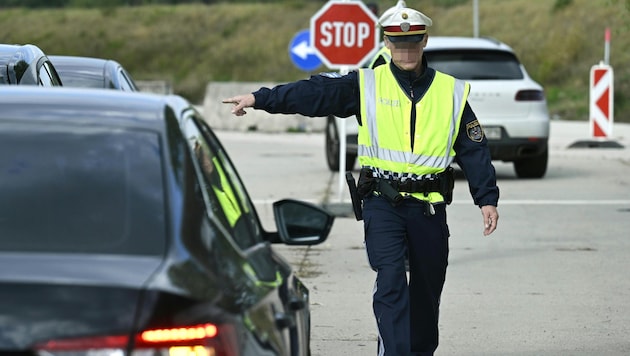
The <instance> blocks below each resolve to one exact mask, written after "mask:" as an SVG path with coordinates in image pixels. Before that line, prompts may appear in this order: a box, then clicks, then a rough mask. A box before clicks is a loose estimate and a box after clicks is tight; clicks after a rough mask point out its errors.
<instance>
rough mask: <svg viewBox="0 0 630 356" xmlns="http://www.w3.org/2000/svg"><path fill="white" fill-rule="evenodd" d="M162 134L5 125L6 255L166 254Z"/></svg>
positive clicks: (2, 246)
mask: <svg viewBox="0 0 630 356" xmlns="http://www.w3.org/2000/svg"><path fill="white" fill-rule="evenodd" d="M160 162H161V160H160V145H159V140H158V135H157V134H156V133H152V132H145V131H133V130H123V129H120V130H112V129H107V128H99V127H89V126H82V127H76V126H64V125H52V124H50V123H47V124H46V125H37V126H35V125H32V124H31V125H29V124H27V123H20V124H15V123H13V124H8V123H4V124H0V182H2V184H0V197H2V198H1V199H0V201H1V203H0V251H20V252H58V253H95V254H123V255H131V254H133V255H161V254H162V253H163V251H164V249H165V239H166V232H165V225H166V223H165V212H164V209H165V208H164V196H163V182H162V172H161V168H160V167H161V164H160Z"/></svg>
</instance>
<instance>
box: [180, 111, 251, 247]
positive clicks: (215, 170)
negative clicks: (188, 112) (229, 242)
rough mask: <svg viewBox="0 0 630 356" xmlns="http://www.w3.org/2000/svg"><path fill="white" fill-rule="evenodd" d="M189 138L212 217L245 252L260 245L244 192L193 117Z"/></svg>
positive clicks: (210, 135)
mask: <svg viewBox="0 0 630 356" xmlns="http://www.w3.org/2000/svg"><path fill="white" fill-rule="evenodd" d="M186 137H188V141H189V145H190V148H191V149H192V151H193V152H194V156H195V158H196V159H197V163H198V165H199V167H200V169H201V172H202V174H203V178H204V183H205V187H204V188H205V192H206V195H207V197H208V199H209V205H210V209H211V211H212V213H213V214H214V215H215V216H216V217H217V218H219V220H220V221H221V222H222V223H223V225H224V227H225V228H226V229H227V230H228V231H229V232H230V235H231V236H233V238H234V241H235V242H236V244H237V245H238V246H239V247H240V248H241V249H242V250H246V249H248V248H250V247H252V246H254V245H256V244H258V243H260V242H261V241H262V238H261V237H260V236H261V231H260V225H259V224H258V220H257V218H256V216H255V212H254V209H253V207H252V205H251V202H250V200H249V198H248V197H247V194H246V192H245V188H244V187H243V185H242V183H241V181H240V180H239V178H238V175H237V174H236V171H235V169H234V167H233V166H232V164H231V162H230V161H229V159H228V158H227V155H226V154H225V152H224V151H223V149H222V148H221V146H220V144H219V143H218V141H217V139H216V137H215V136H214V134H213V133H212V132H211V130H210V128H209V127H208V126H207V124H206V123H205V122H204V121H202V120H199V119H195V118H192V117H191V118H190V120H189V124H188V125H187V126H186Z"/></svg>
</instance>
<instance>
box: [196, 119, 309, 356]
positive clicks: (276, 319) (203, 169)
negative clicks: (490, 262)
mask: <svg viewBox="0 0 630 356" xmlns="http://www.w3.org/2000/svg"><path fill="white" fill-rule="evenodd" d="M185 120H186V124H185V125H184V130H185V135H186V138H187V139H188V144H189V147H190V149H191V151H192V152H193V156H194V157H195V159H196V160H197V165H198V169H199V174H200V180H201V181H203V182H204V185H205V186H204V187H203V188H204V191H205V197H206V199H207V209H208V211H209V213H210V214H212V215H213V216H215V217H216V218H217V219H218V220H219V221H220V223H221V225H222V226H223V227H224V228H225V230H226V231H228V239H231V241H232V242H233V244H234V246H235V248H236V249H237V250H239V251H240V254H241V255H242V256H243V258H244V260H243V263H242V268H243V271H244V273H245V274H247V275H248V277H249V278H250V279H251V280H252V281H254V284H255V286H256V293H255V294H256V295H257V298H259V300H258V301H257V302H256V303H254V304H255V305H254V306H253V307H252V308H251V310H249V311H247V313H248V315H249V316H250V318H251V320H252V322H253V323H259V326H258V328H270V327H271V328H273V329H274V330H266V331H265V337H266V338H267V339H268V340H267V342H269V343H271V344H274V345H275V348H276V349H277V350H276V351H277V352H278V354H279V355H293V354H297V353H296V352H293V351H291V348H292V342H291V340H292V339H293V340H295V338H296V335H297V334H296V333H295V328H296V326H295V312H294V311H293V310H292V309H291V308H289V305H290V304H291V303H295V301H294V300H293V299H291V298H290V296H291V295H290V293H289V292H288V287H287V279H289V275H290V273H291V272H290V267H288V266H287V265H284V264H282V263H279V261H278V259H277V258H276V257H277V256H275V255H274V252H273V250H272V247H271V244H270V243H269V242H268V241H265V240H264V239H263V229H262V225H261V223H260V221H259V219H258V217H257V215H256V212H255V210H254V207H253V204H252V202H251V200H250V199H249V197H248V195H247V192H246V190H245V187H244V186H243V184H242V182H241V180H240V178H239V176H238V174H237V172H236V169H235V168H234V166H233V165H232V163H231V161H230V159H229V157H228V155H227V153H226V151H225V150H224V149H223V147H222V146H221V144H220V142H219V141H218V139H217V138H216V136H215V135H214V133H213V132H212V130H211V129H210V127H209V126H208V125H207V124H206V123H205V121H203V120H202V119H201V117H199V116H198V115H197V114H196V113H195V112H194V111H193V110H190V111H189V112H188V114H187V116H186V119H185ZM287 267H288V269H287ZM274 331H275V332H274ZM272 332H274V333H272ZM302 334H303V333H302ZM295 341H297V343H296V344H299V343H300V342H301V343H304V341H303V340H301V341H300V340H295ZM296 347H297V346H296Z"/></svg>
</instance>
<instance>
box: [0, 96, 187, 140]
mask: <svg viewBox="0 0 630 356" xmlns="http://www.w3.org/2000/svg"><path fill="white" fill-rule="evenodd" d="M0 107H2V110H0V121H4V120H12V121H20V120H24V121H31V122H33V121H36V122H42V123H46V122H62V123H72V124H76V123H89V124H104V125H106V126H109V125H111V126H122V127H133V128H144V129H149V130H154V131H158V132H162V131H164V130H165V119H166V117H167V115H168V114H167V111H169V110H170V111H172V112H175V113H177V114H179V113H181V112H182V111H184V110H186V109H190V108H192V107H193V106H192V105H191V104H190V103H189V102H188V101H187V100H186V99H184V98H182V97H180V96H178V95H158V94H152V93H140V92H123V91H119V90H109V89H83V88H70V87H56V88H45V87H37V86H10V85H6V86H0Z"/></svg>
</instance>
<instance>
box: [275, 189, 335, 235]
mask: <svg viewBox="0 0 630 356" xmlns="http://www.w3.org/2000/svg"><path fill="white" fill-rule="evenodd" d="M273 213H274V214H273V215H274V218H275V220H276V226H277V228H278V233H277V235H279V239H278V236H277V235H276V234H271V235H272V236H270V237H271V239H270V240H273V241H271V242H282V243H285V244H287V245H317V244H319V243H322V242H324V241H326V238H328V234H329V233H330V230H331V228H332V224H333V221H334V220H335V217H334V216H333V215H331V214H330V213H328V212H327V211H326V210H324V209H322V208H320V207H318V206H316V205H313V204H310V203H307V202H303V201H298V200H293V199H284V200H279V201H277V202H275V203H273ZM274 235H275V236H274Z"/></svg>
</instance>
